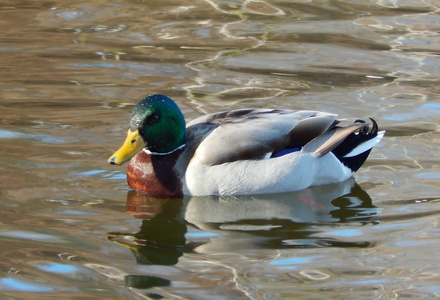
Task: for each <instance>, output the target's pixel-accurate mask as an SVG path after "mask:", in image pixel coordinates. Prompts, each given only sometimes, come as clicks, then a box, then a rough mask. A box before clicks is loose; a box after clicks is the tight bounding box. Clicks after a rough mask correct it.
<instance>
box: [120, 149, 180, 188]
mask: <svg viewBox="0 0 440 300" xmlns="http://www.w3.org/2000/svg"><path fill="white" fill-rule="evenodd" d="M184 147H185V145H181V146H180V147H178V148H177V149H175V150H173V151H171V152H168V153H153V152H150V151H146V150H141V151H139V153H138V154H136V155H135V156H134V157H133V158H132V159H131V160H130V163H129V164H128V169H127V182H128V186H129V187H130V188H132V189H135V190H137V191H141V192H145V193H147V194H150V195H160V196H182V195H183V193H182V182H181V180H180V178H179V177H178V174H177V173H176V171H175V169H174V166H175V164H176V161H177V159H178V158H179V156H180V155H181V154H182V152H183V150H184Z"/></svg>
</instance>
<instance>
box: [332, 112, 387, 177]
mask: <svg viewBox="0 0 440 300" xmlns="http://www.w3.org/2000/svg"><path fill="white" fill-rule="evenodd" d="M370 120H371V124H368V123H366V122H365V121H364V120H356V121H355V123H365V126H364V127H362V128H361V129H360V130H359V132H357V133H351V134H350V135H348V136H347V138H345V140H344V141H343V142H342V143H341V144H340V145H338V146H337V147H336V148H335V149H333V150H332V152H333V154H334V155H335V156H336V157H337V158H338V159H339V160H340V161H341V162H342V163H343V164H344V165H345V166H346V167H348V168H350V169H351V170H352V171H353V172H356V171H357V170H359V168H360V167H361V166H362V165H363V164H364V162H365V161H366V160H367V158H368V155H369V154H370V152H371V149H369V150H367V151H365V152H363V153H360V154H358V155H356V156H350V157H344V156H345V155H347V154H348V153H350V152H351V151H352V150H353V149H354V148H356V147H357V146H359V145H360V144H362V143H363V142H365V141H368V140H370V139H372V138H374V137H376V136H377V132H378V126H377V123H376V121H374V120H373V119H371V118H370Z"/></svg>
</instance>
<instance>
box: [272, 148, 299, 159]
mask: <svg viewBox="0 0 440 300" xmlns="http://www.w3.org/2000/svg"><path fill="white" fill-rule="evenodd" d="M301 148H302V147H295V148H289V149H284V150H281V151H278V152H275V153H273V154H272V155H271V156H270V158H274V157H280V156H283V155H286V154H289V153H292V152H297V151H299V150H301Z"/></svg>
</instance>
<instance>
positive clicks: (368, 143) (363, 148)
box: [344, 130, 385, 158]
mask: <svg viewBox="0 0 440 300" xmlns="http://www.w3.org/2000/svg"><path fill="white" fill-rule="evenodd" d="M384 135H385V130H383V131H379V132H378V133H377V135H376V136H375V137H374V138H372V139H371V140H368V141H366V142H363V143H362V144H359V145H358V146H357V147H356V148H354V149H353V150H351V151H350V152H349V153H347V154H345V155H344V158H345V157H353V156H356V155H359V154H361V153H364V152H365V151H368V150H370V149H371V148H373V147H374V146H375V145H376V144H377V143H379V142H380V140H381V139H382V138H383V136H384Z"/></svg>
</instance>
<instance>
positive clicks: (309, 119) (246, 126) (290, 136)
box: [187, 109, 337, 165]
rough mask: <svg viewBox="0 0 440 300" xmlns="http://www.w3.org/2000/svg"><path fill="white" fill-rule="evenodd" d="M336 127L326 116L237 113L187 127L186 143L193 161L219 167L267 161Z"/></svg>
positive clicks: (284, 112) (254, 111)
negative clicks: (219, 165)
mask: <svg viewBox="0 0 440 300" xmlns="http://www.w3.org/2000/svg"><path fill="white" fill-rule="evenodd" d="M336 123H337V121H336V115H335V114H330V113H325V112H317V111H290V110H270V109H239V110H233V111H229V112H222V113H216V114H210V115H206V116H203V117H200V118H197V119H195V120H194V121H192V122H190V123H188V126H187V140H188V143H189V144H192V147H194V148H195V154H194V158H197V159H198V160H199V161H200V162H201V163H202V164H205V165H218V164H222V163H226V162H233V161H238V160H258V159H264V158H269V157H271V155H272V154H274V153H276V152H279V151H282V150H284V149H288V148H295V147H302V146H304V145H305V144H307V143H309V142H310V141H312V140H314V139H315V138H317V137H318V136H321V135H322V134H323V133H325V132H327V131H328V130H329V128H332V127H334V126H335V124H336ZM317 148H319V146H318V147H317Z"/></svg>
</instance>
